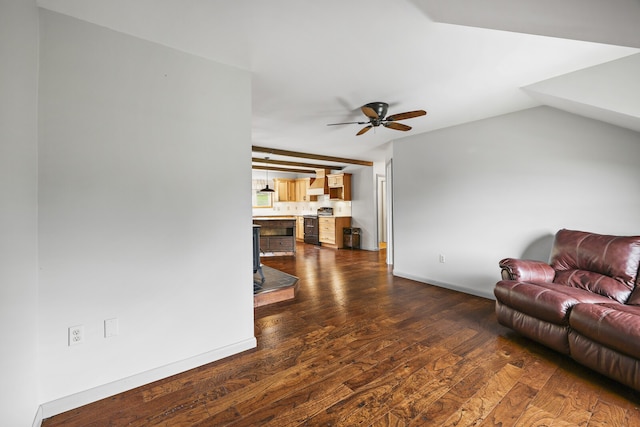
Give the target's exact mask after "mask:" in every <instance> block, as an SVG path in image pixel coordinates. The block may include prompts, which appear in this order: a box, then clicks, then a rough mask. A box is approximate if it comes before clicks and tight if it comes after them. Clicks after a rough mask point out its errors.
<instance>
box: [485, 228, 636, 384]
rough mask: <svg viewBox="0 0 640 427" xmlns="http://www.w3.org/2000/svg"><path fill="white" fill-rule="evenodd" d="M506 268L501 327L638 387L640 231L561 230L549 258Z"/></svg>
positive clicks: (507, 262) (499, 297) (499, 304)
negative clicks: (624, 233) (635, 233)
mask: <svg viewBox="0 0 640 427" xmlns="http://www.w3.org/2000/svg"><path fill="white" fill-rule="evenodd" d="M500 268H501V269H502V279H503V280H501V281H499V282H498V283H497V284H496V287H495V289H494V294H495V297H496V315H497V317H498V322H499V323H500V324H502V325H504V326H507V327H509V328H511V329H513V330H515V331H516V332H518V333H520V334H521V335H524V336H526V337H528V338H530V339H533V340H535V341H538V342H540V343H542V344H544V345H546V346H548V347H550V348H552V349H554V350H556V351H559V352H560V353H564V354H566V355H568V356H570V357H572V358H573V359H574V360H576V361H577V362H578V363H581V364H583V365H585V366H588V367H589V368H591V369H594V370H596V371H598V372H600V373H602V374H604V375H606V376H608V377H610V378H613V379H615V380H617V381H619V382H621V383H623V384H626V385H628V386H630V387H632V388H633V389H635V390H640V277H639V275H640V274H639V272H638V269H639V268H640V236H608V235H601V234H594V233H587V232H583V231H573V230H565V229H563V230H560V231H558V233H557V234H556V236H555V240H554V243H553V249H552V251H551V255H550V259H549V263H544V262H541V261H531V260H520V259H514V258H506V259H503V260H502V261H500Z"/></svg>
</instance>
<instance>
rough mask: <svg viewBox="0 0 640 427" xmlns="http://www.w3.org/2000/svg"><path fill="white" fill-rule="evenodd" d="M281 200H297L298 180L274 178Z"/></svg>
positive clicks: (279, 199)
mask: <svg viewBox="0 0 640 427" xmlns="http://www.w3.org/2000/svg"><path fill="white" fill-rule="evenodd" d="M274 182H275V187H276V188H275V190H276V193H277V194H278V201H279V202H295V200H296V182H295V180H293V179H280V178H278V179H274Z"/></svg>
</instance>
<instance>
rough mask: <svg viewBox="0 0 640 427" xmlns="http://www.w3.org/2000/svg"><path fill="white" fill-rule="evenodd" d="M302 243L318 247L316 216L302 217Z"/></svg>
mask: <svg viewBox="0 0 640 427" xmlns="http://www.w3.org/2000/svg"><path fill="white" fill-rule="evenodd" d="M303 218H304V242H305V243H310V244H312V245H318V246H320V240H319V237H318V216H317V215H304V216H303Z"/></svg>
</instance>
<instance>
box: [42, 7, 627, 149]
mask: <svg viewBox="0 0 640 427" xmlns="http://www.w3.org/2000/svg"><path fill="white" fill-rule="evenodd" d="M39 5H40V6H41V7H44V8H47V9H51V10H54V11H57V12H60V13H64V14H68V15H71V16H74V17H77V18H79V19H83V20H86V21H89V22H92V23H95V24H98V25H101V26H104V27H108V28H111V29H114V30H116V31H120V32H123V33H127V34H131V35H133V36H136V37H140V38H143V39H146V40H150V41H154V42H157V43H160V44H163V45H166V46H169V47H172V48H175V49H179V50H181V51H184V52H188V53H191V54H194V55H198V56H202V57H205V58H209V59H212V60H215V61H217V62H221V63H225V64H229V65H232V66H235V67H239V68H242V69H246V70H250V71H251V72H252V76H253V80H252V85H253V87H252V97H253V100H252V102H253V118H252V139H253V140H252V143H253V145H255V146H260V147H271V148H277V149H284V150H292V151H297V152H308V153H317V154H324V155H329V156H337V157H348V158H355V159H362V160H368V161H380V160H384V158H385V151H386V149H387V144H388V143H389V142H390V141H393V140H397V139H399V138H402V137H404V136H407V135H408V134H415V133H420V132H429V131H432V130H435V129H440V128H444V127H448V126H453V125H457V124H461V123H465V122H469V121H474V120H479V119H483V118H487V117H492V116H496V115H500V114H505V113H509V112H513V111H517V110H522V109H526V108H530V107H534V106H537V105H541V104H546V105H551V106H554V107H556V108H561V109H565V110H567V111H571V112H573V113H576V114H582V115H585V116H588V117H592V118H596V119H599V120H603V121H608V122H611V123H614V124H617V125H619V126H624V127H628V128H631V129H634V130H636V131H640V83H639V80H640V79H638V78H637V76H638V75H640V54H638V52H640V49H639V48H640V31H638V29H637V28H638V26H637V23H638V22H640V2H638V1H636V0H615V1H611V2H602V1H601V0H564V1H562V2H558V1H556V0H535V1H533V0H521V1H513V0H487V1H484V2H478V1H476V0H446V1H445V0H440V1H438V0H413V1H410V0H398V1H394V2H389V1H387V0H350V1H344V0H325V1H322V2H312V1H305V0H270V1H260V0H234V1H221V0H220V1H219V0H188V1H185V0H39ZM372 101H383V102H387V103H389V114H394V113H400V112H404V111H411V110H416V109H424V110H426V111H427V112H428V114H427V115H426V116H423V117H418V118H413V119H409V120H406V121H403V123H405V124H407V125H409V126H411V127H413V129H412V130H411V131H409V132H408V133H405V132H401V131H396V130H392V129H387V128H384V127H378V128H374V129H373V130H371V131H369V132H367V133H365V134H364V135H361V136H356V133H357V132H358V131H359V130H360V129H361V128H362V127H363V126H362V125H342V126H326V125H327V124H328V123H335V122H351V121H362V120H367V119H366V118H365V116H364V115H363V114H362V112H361V110H360V106H362V105H363V104H365V103H368V102H372ZM220 108H224V105H221V106H220ZM254 157H262V158H264V153H259V152H255V153H254Z"/></svg>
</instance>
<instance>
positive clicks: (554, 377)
mask: <svg viewBox="0 0 640 427" xmlns="http://www.w3.org/2000/svg"><path fill="white" fill-rule="evenodd" d="M263 262H264V264H266V265H269V266H271V267H273V268H276V269H279V270H282V271H285V272H287V273H290V274H293V275H296V276H298V277H299V278H300V280H299V285H300V289H299V293H298V296H297V297H296V299H295V300H293V301H288V302H282V303H277V304H274V305H270V306H265V307H260V308H257V309H256V312H255V313H256V321H255V324H256V330H255V334H256V337H257V339H258V347H257V348H256V349H255V350H250V351H247V352H244V353H242V354H239V355H235V356H232V357H230V358H227V359H225V360H221V361H218V362H215V363H211V364H209V365H205V366H202V367H200V368H197V369H194V370H191V371H188V372H185V373H183V374H180V375H176V376H174V377H171V378H167V379H164V380H161V381H158V382H155V383H153V384H149V385H147V386H144V387H140V388H138V389H135V390H131V391H129V392H126V393H122V394H119V395H117V396H114V397H111V398H108V399H104V400H102V401H99V402H96V403H93V404H91V405H87V406H85V407H82V408H79V409H76V410H72V411H69V412H67V413H64V414H61V415H58V416H55V417H53V418H50V419H47V420H45V422H44V423H43V426H45V427H56V426H66V427H75V426H83V427H87V426H172V427H175V426H278V427H283V426H356V425H363V426H470V425H479V426H501V427H507V426H588V427H594V426H605V425H606V426H626V427H634V426H640V412H639V410H638V403H639V402H640V398H639V395H638V393H636V392H633V391H632V390H630V389H628V388H626V387H624V386H622V385H620V384H617V383H615V382H613V381H611V380H609V379H607V378H605V377H603V376H600V375H598V374H596V373H594V372H592V371H590V370H588V369H586V368H583V367H581V366H580V365H577V364H576V363H574V362H573V361H571V360H570V359H568V358H566V357H564V356H561V355H559V354H557V353H555V352H553V351H551V350H548V349H546V348H545V347H543V346H540V345H538V344H536V343H534V342H532V341H529V340H527V339H524V338H522V337H519V336H518V335H516V334H514V333H512V332H510V331H509V330H508V329H506V328H503V327H501V326H499V325H498V324H497V323H496V319H495V315H494V305H493V304H494V303H493V301H491V300H486V299H483V298H478V297H474V296H470V295H466V294H462V293H458V292H454V291H450V290H446V289H442V288H438V287H433V286H429V285H426V284H423V283H418V282H414V281H411V280H406V279H401V278H397V277H393V276H392V275H391V272H390V270H389V269H388V268H387V266H386V265H385V263H384V252H380V253H376V252H368V251H351V250H333V249H324V248H318V247H316V246H311V245H304V244H298V253H297V256H296V257H295V258H294V257H280V258H265V259H264V260H263ZM497 277H498V271H497V267H496V278H497ZM247 286H250V284H247Z"/></svg>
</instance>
